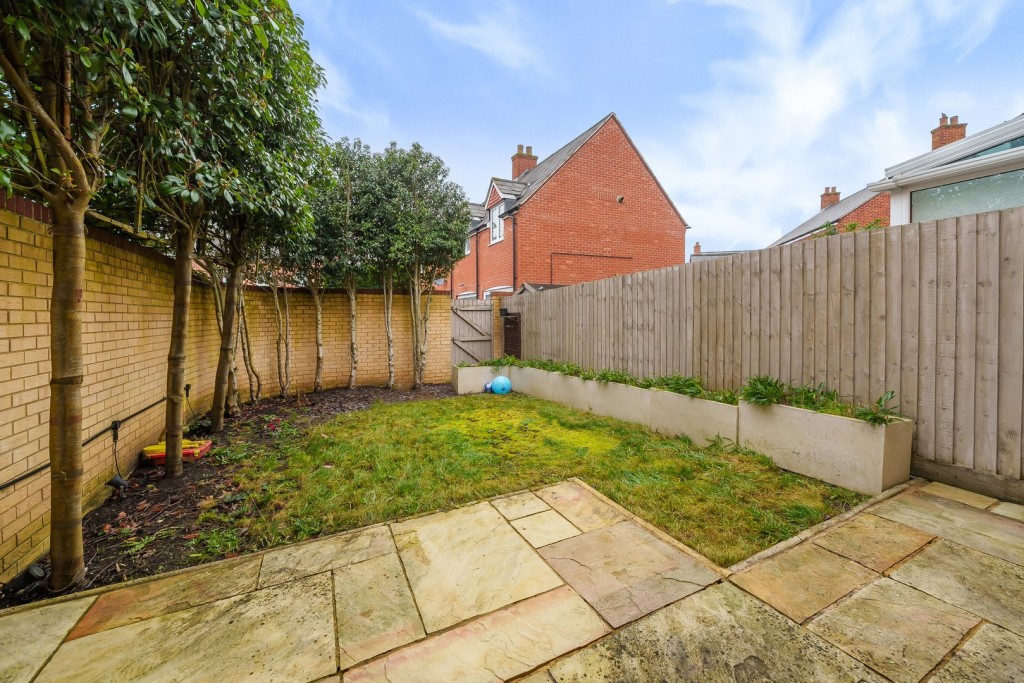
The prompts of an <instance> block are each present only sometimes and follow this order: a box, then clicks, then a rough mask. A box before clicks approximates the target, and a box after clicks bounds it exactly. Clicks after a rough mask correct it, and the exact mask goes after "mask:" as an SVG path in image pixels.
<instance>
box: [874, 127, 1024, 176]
mask: <svg viewBox="0 0 1024 683" xmlns="http://www.w3.org/2000/svg"><path fill="white" fill-rule="evenodd" d="M1021 135H1024V114H1022V115H1020V116H1017V117H1015V118H1012V119H1010V120H1009V121H1004V122H1003V123H1000V124H998V125H995V126H992V127H991V128H989V129H987V130H983V131H981V132H980V133H976V134H975V135H970V136H968V137H966V138H964V139H962V140H957V141H956V142H952V143H950V144H948V145H943V146H942V147H939V148H938V149H933V150H931V151H930V152H925V153H924V154H921V155H918V156H916V157H914V158H913V159H910V160H908V161H904V162H903V163H900V164H896V165H895V166H890V167H889V168H887V169H885V176H886V178H895V177H898V176H900V175H905V174H907V173H911V172H913V171H917V170H921V169H931V168H935V167H937V166H942V165H944V164H948V163H949V162H951V161H955V160H956V159H962V158H963V157H967V156H970V155H972V154H977V153H978V152H982V151H984V150H986V149H988V148H989V147H995V146H996V145H1001V144H1003V143H1004V142H1006V141H1008V140H1012V139H1014V138H1018V137H1020V136H1021Z"/></svg>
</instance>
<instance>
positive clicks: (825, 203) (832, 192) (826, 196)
mask: <svg viewBox="0 0 1024 683" xmlns="http://www.w3.org/2000/svg"><path fill="white" fill-rule="evenodd" d="M838 202H839V192H837V191H836V187H835V185H833V186H832V187H826V188H825V191H824V192H822V193H821V210H822V211H824V210H825V209H827V208H828V207H830V206H832V205H833V204H837V203H838Z"/></svg>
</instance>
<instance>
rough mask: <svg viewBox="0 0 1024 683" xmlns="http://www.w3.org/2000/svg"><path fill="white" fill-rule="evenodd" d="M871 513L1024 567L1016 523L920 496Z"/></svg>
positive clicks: (1022, 538)
mask: <svg viewBox="0 0 1024 683" xmlns="http://www.w3.org/2000/svg"><path fill="white" fill-rule="evenodd" d="M871 513H872V514H875V515H878V516H879V517H885V518H886V519H891V520H893V521H894V522H900V523H902V524H906V525H907V526H912V527H914V528H915V529H920V530H921V531H927V532H928V533H930V534H935V535H936V536H939V537H940V538H945V539H948V540H950V541H955V542H956V543H959V544H960V545H965V546H968V547H969V548H974V549H975V550H980V551H981V552H983V553H988V554H989V555H995V556H996V557H1001V558H1003V559H1004V560H1008V561H1009V562H1016V563H1017V564H1022V565H1024V534H1022V533H1021V528H1020V523H1019V522H1017V521H1015V520H1012V519H1008V518H1006V517H1002V516H1000V515H994V514H992V513H991V512H986V511H984V510H979V509H977V508H973V507H970V506H969V505H964V504H963V503H958V502H956V501H953V500H949V499H948V498H940V497H938V496H927V495H919V494H917V493H909V494H903V495H901V496H896V497H895V498H891V499H889V500H887V501H885V502H884V503H881V504H879V505H877V506H875V507H873V508H871Z"/></svg>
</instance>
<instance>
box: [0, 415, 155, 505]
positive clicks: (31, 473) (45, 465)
mask: <svg viewBox="0 0 1024 683" xmlns="http://www.w3.org/2000/svg"><path fill="white" fill-rule="evenodd" d="M166 400H167V398H166V397H164V398H160V399H158V400H156V401H153V402H152V403H150V404H149V405H148V406H146V407H145V408H139V409H138V410H136V411H135V412H134V413H132V414H131V415H129V416H128V417H126V418H124V419H123V420H114V421H113V422H111V423H110V424H109V425H107V426H106V427H104V428H103V429H101V430H100V431H98V432H96V433H95V434H93V435H92V436H90V437H89V438H88V439H86V440H85V441H83V442H82V448H85V447H86V446H88V445H89V444H91V443H92V442H93V441H95V440H96V439H98V438H100V437H101V436H103V435H104V434H106V433H107V432H110V431H116V430H118V429H120V428H121V425H123V424H124V423H125V422H128V421H129V420H133V419H135V418H137V417H138V416H139V415H142V414H143V413H144V412H146V411H147V410H150V409H151V408H155V407H157V406H158V405H160V404H161V403H163V402H164V401H166ZM49 467H50V463H49V462H45V463H43V464H42V465H39V466H38V467H33V468H32V469H30V470H29V471H28V472H22V473H21V474H19V475H18V476H16V477H15V478H14V479H11V480H10V481H7V482H4V483H3V484H0V491H5V490H7V489H9V488H10V487H12V486H14V485H15V484H17V483H18V482H21V481H24V480H26V479H28V478H29V477H32V476H35V475H37V474H39V473H40V472H42V471H44V470H46V469H49Z"/></svg>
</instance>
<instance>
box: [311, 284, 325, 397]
mask: <svg viewBox="0 0 1024 683" xmlns="http://www.w3.org/2000/svg"><path fill="white" fill-rule="evenodd" d="M309 293H310V294H311V295H312V296H313V307H314V308H315V309H316V372H315V373H314V375H313V391H323V390H324V302H323V290H322V289H320V288H319V287H318V286H317V285H316V284H315V283H311V284H310V287H309Z"/></svg>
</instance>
